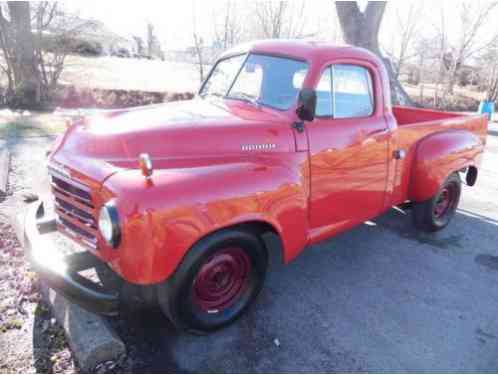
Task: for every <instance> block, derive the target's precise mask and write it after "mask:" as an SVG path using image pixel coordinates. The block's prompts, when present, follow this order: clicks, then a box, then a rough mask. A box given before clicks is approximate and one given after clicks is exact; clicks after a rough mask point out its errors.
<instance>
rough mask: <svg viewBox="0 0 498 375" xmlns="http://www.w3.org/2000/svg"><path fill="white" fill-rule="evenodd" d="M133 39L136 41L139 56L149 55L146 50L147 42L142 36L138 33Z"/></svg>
mask: <svg viewBox="0 0 498 375" xmlns="http://www.w3.org/2000/svg"><path fill="white" fill-rule="evenodd" d="M133 40H134V42H135V50H136V54H137V56H138V57H145V56H147V52H146V51H145V44H144V41H143V39H142V38H141V37H139V36H138V35H134V36H133Z"/></svg>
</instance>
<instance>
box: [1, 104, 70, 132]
mask: <svg viewBox="0 0 498 375" xmlns="http://www.w3.org/2000/svg"><path fill="white" fill-rule="evenodd" d="M65 128H66V127H65V122H64V118H63V117H62V116H59V115H54V114H52V113H46V112H24V113H22V112H12V111H9V110H2V111H0V139H6V138H10V137H39V136H49V135H55V134H58V133H61V132H63V131H64V130H65Z"/></svg>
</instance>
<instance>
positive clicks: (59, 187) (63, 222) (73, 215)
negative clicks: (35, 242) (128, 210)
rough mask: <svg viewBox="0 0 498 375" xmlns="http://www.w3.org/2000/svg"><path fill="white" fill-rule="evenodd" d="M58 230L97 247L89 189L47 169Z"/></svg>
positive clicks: (83, 243) (94, 217) (78, 240)
mask: <svg viewBox="0 0 498 375" xmlns="http://www.w3.org/2000/svg"><path fill="white" fill-rule="evenodd" d="M49 173H50V177H51V187H52V193H53V194H54V206H55V213H56V214H57V227H58V229H59V231H60V232H62V233H63V234H65V235H67V236H69V237H70V238H72V239H73V240H76V241H77V242H79V243H81V244H82V245H84V246H87V247H89V248H91V249H94V250H95V249H96V248H97V223H96V213H95V206H94V204H93V200H92V194H91V190H90V188H89V187H88V186H86V185H84V184H82V183H81V182H78V181H75V180H73V179H71V178H68V177H67V176H62V175H61V174H59V173H58V172H57V171H56V170H55V169H53V168H50V169H49Z"/></svg>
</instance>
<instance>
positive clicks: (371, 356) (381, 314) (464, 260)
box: [12, 133, 498, 372]
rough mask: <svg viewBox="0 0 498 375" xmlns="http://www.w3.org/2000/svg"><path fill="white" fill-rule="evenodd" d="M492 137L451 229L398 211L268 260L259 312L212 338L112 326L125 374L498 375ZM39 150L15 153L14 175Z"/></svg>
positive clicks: (497, 190)
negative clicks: (120, 342)
mask: <svg viewBox="0 0 498 375" xmlns="http://www.w3.org/2000/svg"><path fill="white" fill-rule="evenodd" d="M488 139H489V141H488V147H487V151H486V154H485V157H484V163H483V168H482V170H481V172H480V176H479V179H478V184H477V186H476V187H474V188H467V187H465V188H464V191H463V199H462V202H461V206H460V210H459V212H458V214H457V215H456V217H455V218H454V221H453V222H452V223H451V224H450V226H449V227H448V228H447V229H445V230H444V231H442V232H440V233H437V234H435V235H419V234H417V233H416V232H415V231H414V229H413V227H412V225H411V217H410V215H409V213H406V214H404V213H402V212H398V211H395V210H392V211H390V212H388V213H387V214H385V215H383V216H382V217H380V218H378V219H376V220H374V224H375V225H362V226H359V227H358V228H356V229H354V230H352V231H349V232H347V233H344V234H342V235H340V236H338V237H336V238H333V239H331V240H328V241H325V242H323V243H321V244H319V245H317V246H313V247H310V248H308V249H306V250H305V251H304V253H303V254H302V255H301V256H300V257H298V258H297V259H296V260H295V261H294V262H292V263H291V264H289V265H288V266H282V265H280V264H279V263H278V261H277V259H276V258H277V257H276V256H275V254H273V255H272V256H273V257H272V267H271V272H270V275H269V277H268V279H267V282H266V286H265V288H264V290H263V291H262V293H261V295H260V296H259V298H258V300H257V303H256V305H255V306H254V307H253V308H251V309H250V311H249V312H248V313H247V314H246V315H245V316H244V317H243V318H241V319H240V320H239V321H238V322H236V323H235V324H234V325H233V326H231V327H229V328H227V329H225V330H223V331H221V332H218V333H215V334H211V335H208V336H204V337H196V336H190V335H186V334H179V333H176V332H175V331H174V330H173V329H172V328H171V327H170V326H169V325H168V323H166V321H165V320H164V319H163V318H162V317H161V315H160V314H158V313H147V314H146V313H144V314H140V315H134V316H133V317H129V318H126V319H125V320H118V321H114V325H116V326H117V328H118V330H119V331H118V333H119V334H120V335H121V337H122V338H123V339H124V341H125V343H126V344H127V349H128V353H129V359H130V366H131V368H130V369H128V371H135V372H140V371H147V372H156V371H158V372H168V371H177V372H182V371H188V372H283V371H293V372H294V371H296V372H317V371H321V372H325V371H390V372H395V371H420V372H423V371H432V372H439V371H455V372H458V371H475V372H481V371H482V372H486V371H494V372H496V371H498V355H497V353H498V320H497V319H496V316H497V313H498V291H497V289H498V200H497V197H498V133H496V134H491V135H490V137H489V138H488ZM33 147H34V145H33V144H31V143H26V144H24V145H23V144H20V145H18V146H16V147H14V146H13V151H14V155H16V157H15V159H14V167H15V168H14V173H13V175H12V177H13V178H16V173H15V172H16V170H18V169H20V168H22V166H23V165H26V166H27V165H28V164H25V163H24V162H23V163H21V161H22V159H25V160H26V161H27V160H28V159H31V158H32V157H31V156H29V155H30V152H33V151H32V150H33ZM41 154H42V153H41V151H40V155H41ZM21 164H22V165H21ZM31 168H32V167H31ZM39 170H41V168H36V169H33V173H32V174H30V179H29V180H26V181H25V183H26V185H30V184H31V183H33V186H32V188H34V187H36V186H37V184H38V183H37V182H36V181H39V180H40V179H39V178H35V177H36V176H37V175H38V174H41V173H42V172H39ZM43 175H45V174H44V173H43ZM40 178H41V177H40ZM276 343H277V344H279V345H277V344H276Z"/></svg>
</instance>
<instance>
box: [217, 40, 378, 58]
mask: <svg viewBox="0 0 498 375" xmlns="http://www.w3.org/2000/svg"><path fill="white" fill-rule="evenodd" d="M242 53H262V54H268V55H281V56H287V57H291V58H295V59H298V60H305V61H312V60H314V59H315V58H319V59H323V58H327V57H329V56H334V57H338V58H358V59H363V60H368V61H372V62H378V60H379V59H378V57H377V56H375V55H374V54H373V53H372V52H370V51H368V50H366V49H364V48H359V47H353V46H349V45H344V46H338V45H335V44H332V43H328V42H322V41H313V40H295V39H294V40H292V39H288V40H286V39H266V40H258V41H254V42H249V43H244V44H241V45H238V46H236V47H234V48H231V49H230V50H228V51H226V52H225V53H223V54H222V55H221V58H224V57H228V56H233V55H238V54H242Z"/></svg>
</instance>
